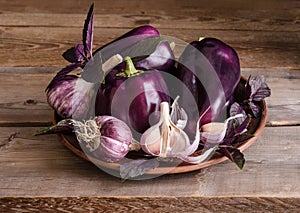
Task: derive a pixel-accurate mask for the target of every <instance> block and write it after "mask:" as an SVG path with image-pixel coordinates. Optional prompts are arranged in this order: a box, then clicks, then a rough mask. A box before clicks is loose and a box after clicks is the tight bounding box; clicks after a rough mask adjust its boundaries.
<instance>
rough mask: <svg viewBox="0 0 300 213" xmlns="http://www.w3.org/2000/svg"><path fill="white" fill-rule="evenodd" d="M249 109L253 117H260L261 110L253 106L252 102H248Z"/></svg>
mask: <svg viewBox="0 0 300 213" xmlns="http://www.w3.org/2000/svg"><path fill="white" fill-rule="evenodd" d="M248 104H249V107H250V109H251V111H252V113H253V115H254V117H256V118H257V117H259V116H260V115H261V108H260V107H259V106H257V105H255V104H254V103H253V102H251V101H250V102H249V103H248Z"/></svg>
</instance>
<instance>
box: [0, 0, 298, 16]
mask: <svg viewBox="0 0 300 213" xmlns="http://www.w3.org/2000/svg"><path fill="white" fill-rule="evenodd" d="M92 2H94V1H81V0H65V1H55V0H54V1H45V2H41V1H39V0H15V1H9V0H1V1H0V8H1V11H7V12H22V13H32V12H37V13H46V14H47V13H60V14H75V13H77V14H85V13H86V11H87V8H88V7H89V6H90V5H91V4H92ZM299 6H300V4H299V1H297V0H278V1H274V0H265V1H259V0H253V1H251V2H242V1H239V0H224V1H222V2H220V1H218V0H188V1H173V0H159V1H158V0H154V1H151V2H149V1H136V0H131V1H128V2H125V1H123V0H115V1H109V0H102V1H101V2H97V1H96V2H95V7H96V10H98V11H101V14H111V13H115V12H116V11H118V12H127V13H129V12H133V11H136V12H137V13H138V12H145V13H146V12H155V13H158V14H174V13H175V12H176V13H177V14H180V15H190V14H191V13H193V12H194V13H195V12H198V11H202V10H205V11H213V10H218V11H220V13H221V14H223V15H227V16H231V15H232V16H234V15H236V14H237V11H238V10H242V11H253V10H254V9H255V12H256V13H257V11H260V10H262V11H265V12H269V13H267V14H270V12H271V14H272V13H274V12H281V14H280V15H281V16H283V17H285V16H287V15H289V13H294V12H295V11H297V9H299ZM195 14H196V13H195ZM267 14H264V16H267ZM215 15H216V16H217V15H218V14H215ZM245 15H246V14H245ZM252 15H253V13H252Z"/></svg>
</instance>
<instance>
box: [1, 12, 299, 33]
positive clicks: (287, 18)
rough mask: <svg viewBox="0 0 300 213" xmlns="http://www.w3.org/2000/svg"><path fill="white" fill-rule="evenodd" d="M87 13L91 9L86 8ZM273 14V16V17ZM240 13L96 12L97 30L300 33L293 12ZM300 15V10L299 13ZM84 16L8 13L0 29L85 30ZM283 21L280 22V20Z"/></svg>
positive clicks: (4, 14) (2, 18)
mask: <svg viewBox="0 0 300 213" xmlns="http://www.w3.org/2000/svg"><path fill="white" fill-rule="evenodd" d="M86 10H88V8H86ZM270 13H271V14H270ZM270 13H266V11H264V10H256V12H255V13H253V12H252V11H251V10H246V11H245V10H238V11H234V14H228V13H227V14H224V13H222V10H218V11H216V10H203V9H202V10H200V11H198V10H197V11H191V10H189V13H186V14H180V13H179V14H178V13H171V14H170V15H166V14H164V13H163V11H153V12H151V11H150V12H149V11H147V12H145V11H143V12H140V11H122V12H120V11H110V12H109V14H103V13H102V11H101V10H100V11H98V9H97V8H96V9H95V19H94V20H95V22H94V23H95V25H94V26H95V27H101V28H130V27H131V28H133V27H135V26H137V25H142V24H151V25H154V26H156V27H158V28H161V29H180V30H181V29H198V30H244V31H273V32H277V31H281V32H282V31H285V32H299V31H300V22H299V20H298V19H299V17H297V14H296V11H295V14H291V12H290V11H283V10H280V11H270ZM298 13H300V9H299V10H298ZM85 16H86V15H85V14H57V13H51V14H45V13H23V12H22V13H7V12H3V13H2V14H0V26H7V27H13V26H15V27H22V26H25V27H53V26H55V27H82V25H83V23H84V20H85ZM278 17H280V19H278Z"/></svg>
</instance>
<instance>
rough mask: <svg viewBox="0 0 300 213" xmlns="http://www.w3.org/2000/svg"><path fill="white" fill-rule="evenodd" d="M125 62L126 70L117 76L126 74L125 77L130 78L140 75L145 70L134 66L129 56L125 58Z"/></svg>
mask: <svg viewBox="0 0 300 213" xmlns="http://www.w3.org/2000/svg"><path fill="white" fill-rule="evenodd" d="M125 63H126V68H125V70H124V71H122V72H121V73H118V74H117V75H116V76H124V77H127V78H129V77H130V76H134V75H139V74H140V73H142V72H143V71H141V70H137V69H136V68H135V67H134V64H133V61H132V59H131V58H130V57H128V56H127V57H126V58H125Z"/></svg>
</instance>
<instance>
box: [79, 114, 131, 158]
mask: <svg viewBox="0 0 300 213" xmlns="http://www.w3.org/2000/svg"><path fill="white" fill-rule="evenodd" d="M74 129H75V134H76V137H77V139H78V141H79V143H80V144H81V146H82V147H83V148H84V149H85V150H87V151H88V152H90V153H91V154H92V155H94V156H95V157H96V158H97V159H100V160H103V161H106V162H117V161H119V160H121V159H122V158H124V157H125V156H126V154H127V153H128V152H129V151H130V145H131V143H132V134H131V130H130V128H129V127H128V126H127V125H126V124H125V123H124V122H123V121H121V120H119V119H116V118H114V117H112V116H98V117H96V118H95V119H94V120H88V121H86V122H84V123H83V122H80V121H74Z"/></svg>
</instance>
